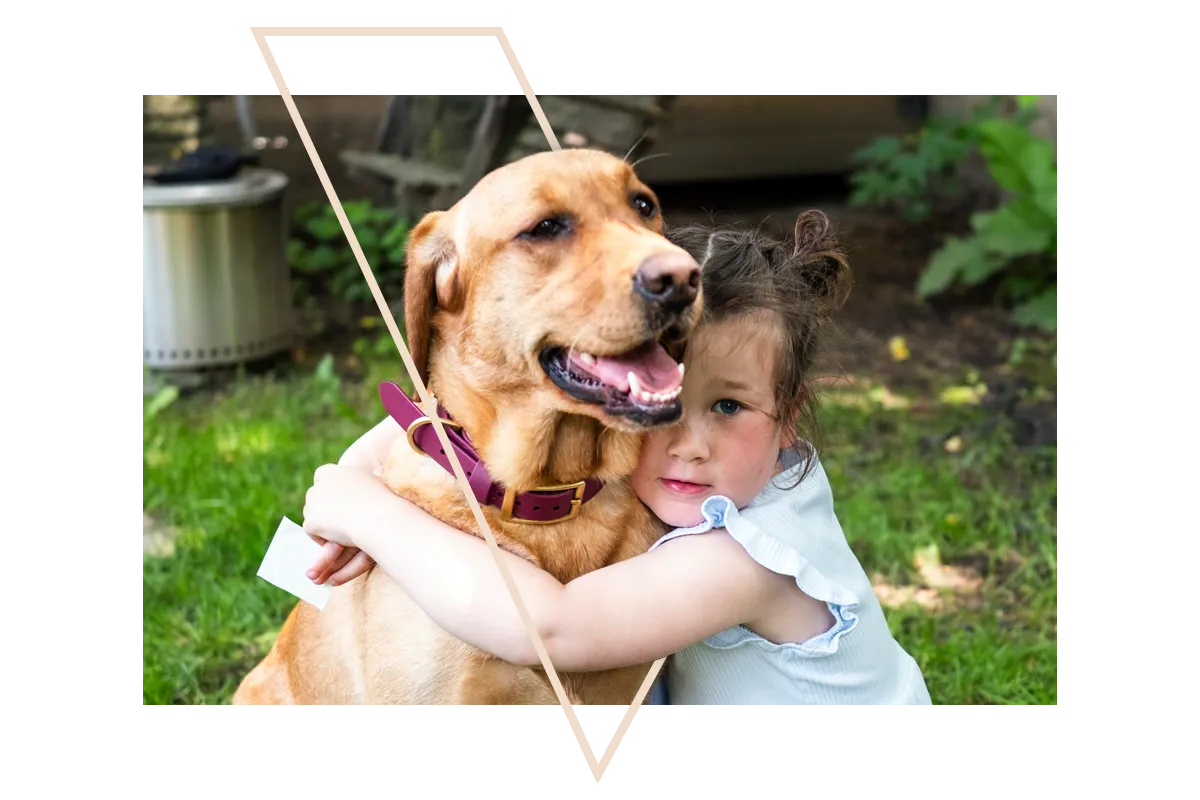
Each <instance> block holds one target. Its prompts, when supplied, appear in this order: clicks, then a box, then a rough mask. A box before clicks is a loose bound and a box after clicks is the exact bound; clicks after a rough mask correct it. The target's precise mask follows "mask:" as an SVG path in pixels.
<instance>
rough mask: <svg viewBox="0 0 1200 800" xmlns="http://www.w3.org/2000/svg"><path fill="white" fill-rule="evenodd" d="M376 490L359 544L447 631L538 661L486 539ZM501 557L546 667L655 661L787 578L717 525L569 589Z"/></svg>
mask: <svg viewBox="0 0 1200 800" xmlns="http://www.w3.org/2000/svg"><path fill="white" fill-rule="evenodd" d="M360 478H361V473H360ZM350 479H351V480H353V478H350ZM324 480H325V479H323V481H324ZM376 482H377V481H376ZM318 485H320V484H318ZM331 486H332V485H331ZM380 488H381V489H382V491H383V492H387V495H388V498H390V499H385V498H383V497H382V496H380V497H379V499H378V502H375V501H374V498H372V507H373V508H375V509H377V510H376V511H375V512H374V513H373V514H372V515H371V517H370V519H369V521H367V522H366V523H365V524H361V525H359V526H357V528H358V530H357V531H356V532H355V535H354V540H355V544H357V545H358V546H359V547H361V548H362V549H363V550H364V551H365V552H367V553H369V554H370V555H371V557H373V558H374V559H375V561H376V563H378V565H379V567H380V568H382V569H383V570H384V571H385V572H386V573H387V574H388V575H389V576H391V577H392V578H393V580H395V581H396V582H397V583H398V584H399V585H400V586H401V587H402V588H403V589H404V591H405V592H406V593H407V594H408V595H409V596H410V597H411V598H412V599H413V601H414V602H416V603H417V605H418V606H420V607H421V608H422V610H424V611H425V613H426V614H428V615H429V616H430V617H431V618H432V619H433V620H434V621H435V622H437V623H438V624H439V625H440V626H442V627H443V628H444V629H445V630H446V631H448V632H449V633H451V634H453V635H454V636H456V637H458V638H459V639H461V640H463V641H465V642H467V643H468V644H471V645H473V646H475V647H478V648H479V649H481V650H484V651H486V652H489V653H491V654H493V655H495V656H497V657H498V658H501V659H504V660H505V661H509V662H511V663H515V664H524V665H530V666H534V665H538V664H539V663H540V661H539V659H538V656H537V651H536V650H535V649H534V647H533V643H532V642H531V641H530V639H529V636H528V634H527V632H526V629H525V626H524V624H523V622H522V621H521V616H520V614H519V612H518V611H517V608H516V606H515V605H514V603H513V602H512V600H511V599H510V596H509V593H508V591H507V589H506V587H505V583H504V579H503V578H502V577H501V575H500V572H499V570H498V569H496V565H495V562H494V560H493V556H492V553H491V549H490V547H489V546H488V544H487V542H486V541H484V540H483V539H481V538H477V537H474V536H471V535H469V534H466V533H463V532H462V531H459V530H458V529H456V528H453V527H451V526H450V525H448V524H446V523H444V522H442V521H441V520H438V519H436V518H434V517H432V516H431V515H429V514H426V513H425V512H424V511H423V510H421V509H420V508H418V507H417V506H415V505H413V504H412V503H409V502H408V501H406V500H403V499H402V498H399V497H396V496H395V495H393V494H391V492H388V491H387V489H386V487H382V486H381V487H380ZM359 502H365V500H361V501H359ZM360 507H361V506H360ZM500 556H501V558H502V559H503V561H504V564H505V565H506V566H507V568H508V571H509V574H510V575H511V576H512V578H513V581H514V583H515V584H516V586H517V590H518V592H519V593H520V595H521V599H522V600H523V601H524V603H525V607H526V609H527V610H528V612H529V616H530V618H531V619H532V621H533V623H534V624H535V626H536V628H537V631H538V633H539V635H540V637H541V639H542V643H543V644H544V645H545V647H546V651H547V654H548V655H549V657H550V661H551V663H552V664H553V665H554V667H555V669H558V670H565V671H577V672H587V671H594V670H603V669H610V668H615V667H623V666H631V665H635V664H641V663H645V662H648V661H653V660H655V659H657V658H661V657H664V656H667V655H670V654H671V653H674V652H676V651H678V650H680V649H682V648H683V647H686V646H687V645H689V644H692V643H694V642H697V641H700V640H702V639H704V638H705V637H707V636H710V635H712V634H715V633H717V632H719V631H722V630H725V629H727V628H729V627H731V626H733V625H736V624H739V623H745V624H752V623H753V622H754V621H755V620H757V619H759V618H760V617H761V615H763V614H764V613H767V610H768V609H769V608H770V607H772V606H773V605H774V604H776V602H777V600H778V597H779V595H780V592H781V591H782V587H784V586H786V585H787V582H786V581H780V580H779V579H780V576H778V575H775V574H774V573H771V572H769V571H768V570H766V569H764V568H762V567H761V566H759V565H758V564H757V563H755V562H754V561H753V560H752V559H751V558H750V557H749V556H748V555H747V554H746V552H745V551H744V550H743V549H742V548H741V546H740V545H738V544H737V542H735V541H734V540H733V539H732V538H731V537H730V536H729V535H728V534H726V533H725V531H724V530H723V529H718V530H714V531H711V532H709V533H706V534H694V535H691V536H684V537H680V538H679V539H676V540H673V541H671V542H668V543H666V544H664V545H663V546H662V547H660V548H658V549H656V550H655V551H653V552H651V553H646V554H644V555H641V556H638V557H636V558H633V559H630V560H628V561H623V562H620V563H618V564H615V565H612V566H609V567H605V568H603V569H600V570H597V571H595V572H592V573H589V574H587V575H584V576H582V577H580V578H577V579H576V580H574V581H571V582H570V583H569V584H567V585H565V586H564V585H563V584H561V583H559V582H558V581H557V580H556V579H555V578H554V577H553V576H551V575H550V574H549V573H547V572H544V571H542V570H540V569H538V568H537V567H534V566H533V565H532V564H530V563H529V562H527V561H525V560H524V559H522V558H520V557H519V556H515V555H513V554H511V553H508V552H507V551H503V550H502V551H501V552H500ZM792 585H793V586H794V583H793V584H792Z"/></svg>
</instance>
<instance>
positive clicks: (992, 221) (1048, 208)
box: [851, 95, 1058, 330]
mask: <svg viewBox="0 0 1200 800" xmlns="http://www.w3.org/2000/svg"><path fill="white" fill-rule="evenodd" d="M1002 99H1003V98H992V101H991V102H990V103H987V104H984V105H982V106H980V107H979V108H977V109H976V110H975V111H974V112H973V113H972V114H971V115H970V116H969V117H968V118H967V119H966V120H963V121H958V122H956V121H953V120H946V119H941V118H939V119H935V120H931V121H930V122H929V123H928V124H927V125H926V126H925V127H924V128H923V129H922V131H921V132H920V133H919V134H916V135H914V136H913V137H909V138H908V139H899V138H896V137H882V138H880V139H878V140H876V141H875V142H873V143H872V144H871V145H869V146H868V147H867V148H864V149H863V150H861V151H859V154H858V159H859V161H860V163H862V164H863V165H864V166H863V168H862V169H861V170H860V171H859V172H857V173H855V175H854V177H853V179H852V181H853V183H854V186H855V190H854V194H853V195H852V197H851V203H852V204H856V205H874V206H881V207H885V208H889V209H891V210H899V211H900V212H901V213H902V214H903V216H904V217H905V218H906V219H907V220H908V221H909V222H918V223H919V222H924V221H926V220H928V219H929V217H930V216H931V215H932V214H933V213H934V211H935V209H936V208H937V206H938V204H943V205H944V204H947V203H948V204H954V203H958V204H959V205H967V201H966V199H965V198H963V197H962V196H961V190H962V181H961V170H962V167H963V164H964V163H965V160H966V159H967V157H968V156H969V155H970V154H972V153H977V154H978V155H979V156H980V157H981V158H982V160H983V162H984V164H985V165H986V168H987V172H988V174H989V175H990V176H991V179H992V180H993V181H994V182H995V185H996V188H997V189H998V191H999V193H1000V194H1001V197H1002V199H1001V202H1000V205H999V206H998V207H996V208H993V209H990V210H985V211H976V212H974V213H972V214H971V215H970V217H969V228H970V232H969V233H968V234H966V235H950V236H947V237H946V238H945V240H944V241H943V243H942V245H941V247H940V248H939V249H938V250H937V251H936V252H935V253H934V254H933V257H932V258H931V259H930V261H929V264H928V265H927V267H926V268H925V270H924V272H923V273H922V275H921V277H920V279H919V280H918V282H917V286H916V291H917V294H918V296H920V297H922V298H928V297H931V296H933V295H937V294H941V293H943V292H946V291H949V290H950V289H951V288H953V287H955V286H960V287H961V286H976V285H979V284H982V283H984V282H985V281H988V280H990V279H993V278H996V277H997V276H999V277H1001V278H1002V279H1001V280H1000V283H999V292H1000V294H1001V296H1002V297H1003V299H1005V300H1007V301H1009V302H1012V303H1014V304H1015V307H1014V310H1013V320H1014V321H1015V322H1016V323H1018V324H1019V325H1029V326H1036V327H1040V328H1043V329H1045V330H1054V329H1055V328H1056V325H1057V316H1058V314H1057V312H1058V290H1057V286H1056V280H1055V278H1056V275H1055V270H1056V267H1057V257H1058V166H1057V160H1056V156H1055V152H1054V144H1053V143H1052V142H1050V141H1049V140H1047V139H1045V138H1042V137H1040V136H1038V135H1036V134H1035V133H1033V131H1032V129H1031V127H1030V125H1031V123H1032V122H1033V121H1034V120H1035V119H1036V118H1037V112H1036V102H1037V96H1035V95H1022V96H1020V97H1018V98H1017V113H1016V114H1013V115H1009V116H1002V115H1000V114H999V113H998V112H999V108H1000V104H999V101H1000V100H1002Z"/></svg>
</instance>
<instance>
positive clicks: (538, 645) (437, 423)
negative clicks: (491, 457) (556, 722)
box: [250, 27, 666, 783]
mask: <svg viewBox="0 0 1200 800" xmlns="http://www.w3.org/2000/svg"><path fill="white" fill-rule="evenodd" d="M250 30H251V32H252V33H253V34H254V38H255V40H256V41H257V42H258V47H259V49H260V50H261V51H262V55H263V59H264V60H265V61H266V63H267V69H269V70H270V72H271V76H272V77H273V78H274V79H275V84H276V86H278V88H279V94H280V96H281V97H282V98H283V102H284V105H285V106H287V110H288V114H289V115H291V118H292V122H293V123H294V124H295V126H296V131H297V133H298V134H299V136H300V140H301V141H302V142H303V143H304V148H305V150H307V152H308V155H309V158H310V159H311V160H312V164H313V167H314V168H315V169H316V171H317V177H318V179H319V180H320V182H321V185H322V186H323V187H324V189H325V194H326V195H327V196H328V197H329V202H330V205H332V206H333V210H334V213H335V215H336V216H337V219H338V222H339V223H340V224H341V226H342V232H343V233H344V234H345V235H346V239H347V241H348V242H349V244H350V249H351V251H353V253H354V257H355V259H356V260H357V261H358V266H359V269H361V270H362V273H363V277H364V278H366V281H367V285H368V286H369V287H370V289H371V294H372V296H373V297H374V298H375V302H376V304H377V305H378V306H379V311H380V313H381V314H382V315H383V318H384V322H385V323H386V324H387V328H388V332H389V333H391V335H392V339H393V341H394V342H395V344H396V347H397V349H398V350H399V351H400V356H401V358H402V359H403V360H404V366H405V368H406V369H407V370H408V374H409V376H410V377H411V378H412V381H413V384H414V386H415V388H416V390H417V392H418V393H419V394H420V397H421V401H422V403H423V410H424V412H425V415H426V416H427V417H428V418H429V419H430V421H431V422H432V423H433V428H434V430H435V432H436V433H437V436H438V439H439V440H441V443H442V447H443V448H444V449H445V452H446V455H447V456H448V457H449V460H450V462H451V464H452V465H453V467H454V475H455V477H456V478H457V479H458V482H459V485H460V486H461V487H462V490H463V494H464V495H465V496H466V500H467V503H468V504H469V505H470V507H471V512H472V513H473V514H474V516H475V522H476V523H477V524H478V525H479V530H480V531H482V532H483V535H484V538H485V539H486V540H487V543H488V547H489V549H490V550H491V552H492V559H493V560H494V561H495V563H496V568H497V569H498V570H499V571H500V575H501V577H502V578H503V579H504V584H505V586H506V587H507V589H508V593H509V594H510V595H511V596H512V599H513V602H514V603H515V604H516V606H517V611H518V612H519V613H520V615H521V620H522V621H523V622H524V623H525V629H526V631H527V633H528V634H529V638H530V641H531V642H532V643H533V646H534V649H535V650H536V652H537V654H538V659H539V660H540V661H541V663H542V668H543V669H545V670H546V675H547V676H548V677H549V679H550V684H551V685H552V686H553V687H554V692H555V694H556V695H557V696H558V702H559V703H560V704H561V705H562V708H563V712H564V713H565V714H566V717H567V722H568V723H569V724H570V726H571V730H572V731H574V733H575V738H576V739H577V740H578V742H579V748H580V750H581V751H582V752H583V757H584V759H585V760H586V761H587V764H588V767H589V768H590V769H591V771H592V775H593V776H594V777H595V779H596V782H597V783H599V782H600V778H601V776H603V775H604V771H605V769H607V768H608V765H609V763H610V762H611V761H612V757H613V754H614V753H615V752H616V750H617V746H618V745H619V744H620V743H621V739H622V738H623V737H624V736H625V732H626V731H628V730H629V725H630V724H631V723H632V722H633V717H634V715H635V714H637V710H638V708H639V707H640V706H641V704H642V700H643V699H644V698H645V697H646V694H647V693H648V692H649V690H650V686H651V684H652V683H653V682H654V679H655V677H657V675H658V673H659V670H661V669H662V665H663V663H664V662H665V661H666V659H665V658H660V659H658V660H657V661H655V662H654V664H653V665H652V666H651V667H650V670H649V672H648V673H647V674H646V679H645V681H644V682H643V683H642V686H641V688H640V689H639V690H638V693H637V696H636V697H635V698H634V700H633V702H632V703H630V705H629V709H628V710H627V711H626V712H625V716H624V717H623V718H622V720H621V724H620V725H619V726H617V730H616V733H614V734H613V738H612V740H611V741H610V742H609V745H608V748H607V749H606V750H605V752H604V755H603V756H602V757H601V758H600V759H599V760H597V759H596V756H595V754H594V753H593V751H592V748H591V746H590V745H589V744H588V741H587V737H586V736H584V733H583V729H582V728H581V727H580V724H579V718H578V717H577V716H576V714H575V709H574V707H573V706H572V705H571V703H570V701H569V700H568V699H567V695H566V692H565V691H564V690H563V687H562V683H561V682H560V681H559V678H558V673H556V672H555V671H554V666H553V665H552V664H551V663H550V658H549V655H548V654H547V652H546V648H545V645H544V644H543V643H542V640H541V637H540V636H539V635H538V632H537V626H535V625H534V624H533V620H532V619H531V618H530V616H529V612H528V610H527V609H526V608H525V604H524V602H523V601H522V600H521V594H520V592H519V591H517V587H516V584H515V583H514V582H513V579H512V575H511V574H510V573H509V571H508V569H507V568H506V567H505V566H504V562H503V560H502V558H501V556H500V552H501V551H500V546H499V545H498V544H497V543H496V539H495V536H494V535H493V534H492V530H491V527H490V526H489V525H488V523H487V519H486V518H485V517H484V515H483V511H482V509H481V508H480V507H479V501H478V500H477V499H476V498H475V493H474V491H472V490H471V486H470V483H469V482H468V481H467V478H466V475H465V474H464V472H463V468H462V465H461V464H460V463H459V460H458V455H457V453H456V452H455V448H454V447H452V446H451V444H450V440H449V438H447V436H446V431H445V428H444V427H443V425H442V421H441V419H442V418H441V417H440V416H439V415H438V413H437V400H436V398H435V397H433V395H432V394H430V392H429V390H428V388H427V387H426V386H425V382H424V381H423V380H422V379H421V377H420V373H419V372H418V370H417V369H416V368H415V365H414V363H413V360H412V355H411V354H410V353H409V350H408V347H407V345H406V344H405V343H404V338H403V337H402V336H401V335H400V330H399V328H398V327H397V326H396V320H395V319H394V318H393V316H392V312H391V309H390V307H389V306H388V304H387V302H386V301H385V300H384V298H383V294H382V292H381V291H380V289H379V284H378V283H377V282H376V281H375V275H374V273H373V272H372V270H371V266H370V265H369V264H368V263H367V260H366V257H365V256H364V255H363V251H362V248H361V247H360V246H359V244H358V238H357V237H356V236H355V234H354V229H353V227H351V225H350V222H349V220H348V219H347V217H346V213H345V211H344V210H343V209H342V204H341V202H340V201H339V200H338V196H337V192H335V191H334V188H333V184H332V182H331V181H330V180H329V175H328V174H327V173H326V171H325V167H324V165H323V164H322V162H321V158H320V156H319V155H317V150H316V148H315V147H314V146H313V143H312V139H311V138H310V137H309V135H308V129H307V128H306V127H305V125H304V120H302V119H301V118H300V113H299V111H297V109H296V104H295V102H294V101H293V100H292V95H291V93H290V92H289V91H288V88H287V84H286V83H285V82H284V80H283V75H282V74H281V73H280V71H279V65H278V64H276V62H275V56H274V55H273V54H272V53H271V48H270V47H269V46H268V45H267V41H266V37H268V36H492V37H495V39H496V41H497V42H498V43H499V44H500V47H501V49H502V50H503V51H504V55H505V57H506V58H507V59H508V63H509V65H510V66H511V67H512V70H513V74H514V75H515V76H516V78H517V81H518V82H519V83H520V85H521V90H522V91H523V92H524V93H525V97H526V99H528V101H529V105H530V107H531V108H532V109H533V113H534V116H535V117H536V118H537V121H538V124H539V125H540V126H541V128H542V132H543V133H545V135H546V140H547V141H548V142H549V144H550V148H551V149H552V150H560V149H561V148H560V146H559V144H558V140H557V139H556V138H555V136H554V131H553V130H552V129H551V128H550V125H549V123H548V122H547V121H546V115H545V114H544V113H543V112H542V107H541V105H540V104H539V103H538V100H537V97H536V95H534V93H533V90H532V89H531V88H530V86H529V82H528V80H526V78H525V73H524V72H523V71H522V70H521V66H520V64H519V63H518V62H517V56H516V54H515V53H514V52H513V50H512V47H511V46H510V45H509V43H508V38H507V37H506V36H505V35H504V31H503V29H501V28H498V27H495V28H331V27H330V28H327V27H313V28H262V27H252V28H251V29H250Z"/></svg>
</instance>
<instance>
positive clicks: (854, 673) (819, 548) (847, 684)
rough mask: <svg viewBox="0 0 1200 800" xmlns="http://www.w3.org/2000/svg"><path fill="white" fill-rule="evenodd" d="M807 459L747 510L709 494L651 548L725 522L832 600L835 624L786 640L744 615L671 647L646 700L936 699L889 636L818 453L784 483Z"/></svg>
mask: <svg viewBox="0 0 1200 800" xmlns="http://www.w3.org/2000/svg"><path fill="white" fill-rule="evenodd" d="M793 461H794V459H793ZM785 463H787V462H785ZM802 469H803V466H802V465H801V464H799V463H792V465H791V466H788V467H787V468H786V469H785V471H783V472H782V473H780V474H779V475H778V476H776V477H775V479H774V480H773V481H772V482H771V483H769V484H768V485H767V487H766V488H765V489H764V490H763V491H762V493H761V494H759V495H758V497H756V498H755V499H754V500H753V501H751V502H750V504H749V505H747V506H746V507H745V508H743V509H741V510H740V511H739V510H738V509H737V508H735V507H734V505H733V502H732V501H731V500H730V499H729V498H727V497H723V496H720V495H716V496H713V497H709V498H708V499H706V500H705V501H704V503H703V504H702V506H701V512H702V513H703V515H704V518H705V521H704V522H702V523H700V524H699V525H696V526H695V527H692V528H677V529H676V530H673V531H671V532H670V533H668V534H667V535H665V536H663V537H662V538H661V539H659V540H658V541H657V542H656V543H655V544H654V546H653V547H651V548H650V549H651V550H653V549H654V548H656V547H658V546H659V545H662V544H663V543H664V542H668V541H670V540H672V539H675V538H677V537H680V536H688V535H691V534H697V533H704V532H706V531H709V530H712V529H713V528H720V527H724V528H725V529H726V531H727V532H728V533H729V535H730V536H732V537H733V538H734V539H735V540H736V541H737V542H738V543H739V544H740V545H741V546H742V547H743V548H745V550H746V552H747V553H749V554H750V556H751V557H752V558H753V559H754V560H755V561H757V562H758V563H760V564H762V565H763V566H764V567H766V568H767V569H770V570H771V571H773V572H777V573H781V574H784V575H791V576H793V577H794V578H795V579H796V585H797V586H799V587H800V589H801V590H802V591H803V592H805V593H806V594H808V595H809V596H811V597H814V598H816V599H818V600H823V601H825V603H826V604H827V605H828V607H829V610H830V611H831V612H832V614H833V617H834V620H835V622H834V624H833V626H832V627H831V628H830V629H829V630H828V631H826V632H825V633H823V634H821V635H819V636H816V637H814V638H812V639H809V640H807V641H805V642H800V643H783V644H775V643H773V642H770V641H768V640H766V639H764V638H762V637H761V636H759V635H757V634H756V633H754V632H753V631H751V630H750V629H748V628H745V627H743V626H740V625H739V626H735V627H733V628H729V629H728V630H725V631H722V632H720V633H718V634H716V635H714V636H711V637H709V638H708V639H706V640H704V641H702V642H697V643H696V644H693V645H690V646H688V647H686V648H684V649H683V650H681V651H680V652H678V653H676V654H674V655H673V656H672V657H671V658H670V659H669V660H668V661H667V664H666V665H665V666H664V668H663V675H662V677H661V678H660V680H659V681H658V682H657V683H656V685H655V687H654V692H653V694H652V696H651V697H650V698H648V702H650V703H652V704H655V703H657V704H663V703H668V702H669V703H670V704H673V705H703V704H732V705H760V704H775V705H779V704H859V705H863V704H917V705H927V704H929V703H930V702H931V701H930V698H929V692H928V690H927V689H926V687H925V680H924V678H923V677H922V676H921V671H920V668H919V667H918V666H917V663H916V661H915V660H913V658H912V657H911V656H910V655H909V654H908V653H906V652H905V651H904V649H903V648H902V647H900V645H899V644H898V643H897V642H896V640H895V639H893V638H892V635H891V632H890V631H889V630H888V625H887V620H886V619H885V618H884V615H883V610H882V608H880V605H879V601H878V600H877V599H876V597H875V592H874V590H873V588H872V587H871V582H870V579H868V578H867V575H866V573H865V572H863V569H862V567H861V566H860V565H859V563H858V559H856V558H855V557H854V554H853V553H852V552H851V550H850V546H849V544H847V542H846V537H845V535H844V534H843V533H842V528H841V525H839V523H838V520H837V517H836V516H835V515H834V513H833V493H832V491H831V489H830V486H829V480H828V478H827V477H826V475H825V470H824V468H823V467H822V466H821V464H820V462H819V461H817V462H815V463H814V464H813V469H812V471H811V472H810V473H809V474H808V475H807V476H806V477H805V478H804V480H803V481H801V483H800V485H799V486H795V487H793V488H782V487H786V486H790V485H791V484H793V483H795V478H796V476H797V475H798V474H799V472H800V471H801V470H802ZM777 484H778V485H777ZM664 682H665V685H664Z"/></svg>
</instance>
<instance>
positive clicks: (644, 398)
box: [642, 392, 650, 403]
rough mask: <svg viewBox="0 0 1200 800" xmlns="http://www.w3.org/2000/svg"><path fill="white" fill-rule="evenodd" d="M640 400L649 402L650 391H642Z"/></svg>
mask: <svg viewBox="0 0 1200 800" xmlns="http://www.w3.org/2000/svg"><path fill="white" fill-rule="evenodd" d="M642 400H643V401H645V402H647V403H649V402H650V393H649V392H642Z"/></svg>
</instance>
